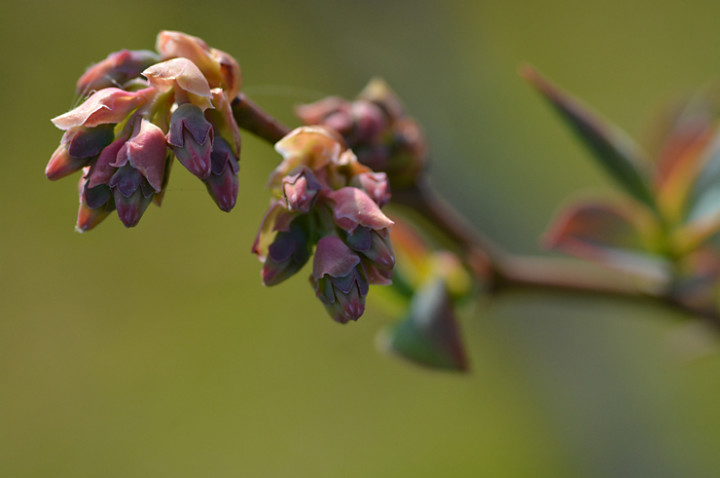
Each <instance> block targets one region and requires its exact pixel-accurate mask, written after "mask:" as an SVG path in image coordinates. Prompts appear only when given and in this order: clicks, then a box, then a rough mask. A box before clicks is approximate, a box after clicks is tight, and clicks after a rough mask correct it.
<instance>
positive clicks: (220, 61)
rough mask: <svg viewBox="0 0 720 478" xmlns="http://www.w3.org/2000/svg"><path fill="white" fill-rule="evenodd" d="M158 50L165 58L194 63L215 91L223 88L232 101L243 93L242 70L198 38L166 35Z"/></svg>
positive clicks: (229, 58) (161, 36)
mask: <svg viewBox="0 0 720 478" xmlns="http://www.w3.org/2000/svg"><path fill="white" fill-rule="evenodd" d="M156 44H157V50H158V51H159V52H160V53H161V54H162V55H163V57H165V58H174V57H181V58H187V59H188V60H190V61H192V62H193V63H194V64H195V65H197V67H198V68H199V69H200V70H201V71H202V73H203V75H205V78H207V81H208V83H209V84H210V87H211V88H216V87H222V88H223V89H225V90H226V91H227V93H228V97H229V98H231V99H232V98H235V97H236V96H237V95H238V93H239V92H240V82H241V73H240V66H239V65H238V63H237V61H235V59H234V58H233V57H232V56H230V55H228V54H227V53H225V52H223V51H220V50H216V49H215V48H210V47H208V45H207V44H206V43H205V42H204V41H203V40H201V39H200V38H198V37H194V36H192V35H187V34H185V33H182V32H176V31H162V32H160V33H159V34H158V37H157V43H156Z"/></svg>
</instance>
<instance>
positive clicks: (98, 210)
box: [75, 168, 115, 233]
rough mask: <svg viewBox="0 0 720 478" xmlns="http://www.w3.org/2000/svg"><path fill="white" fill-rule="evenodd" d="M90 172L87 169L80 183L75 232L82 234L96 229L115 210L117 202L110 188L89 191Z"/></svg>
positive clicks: (104, 187) (102, 187)
mask: <svg viewBox="0 0 720 478" xmlns="http://www.w3.org/2000/svg"><path fill="white" fill-rule="evenodd" d="M89 170H90V168H85V171H84V174H83V176H82V177H81V178H80V182H79V183H78V193H79V196H80V206H79V207H78V214H77V222H76V224H75V230H76V231H77V232H80V233H82V232H85V231H89V230H90V229H92V228H94V227H95V226H97V225H98V224H100V223H101V222H102V221H103V220H104V219H105V218H106V217H107V216H108V215H109V214H110V213H111V212H113V211H114V210H115V202H114V201H113V199H112V194H111V193H110V188H109V187H107V186H100V187H97V188H95V189H88V187H87V184H88V177H89V175H90V172H89Z"/></svg>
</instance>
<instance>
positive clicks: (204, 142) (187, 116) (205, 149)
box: [167, 104, 214, 179]
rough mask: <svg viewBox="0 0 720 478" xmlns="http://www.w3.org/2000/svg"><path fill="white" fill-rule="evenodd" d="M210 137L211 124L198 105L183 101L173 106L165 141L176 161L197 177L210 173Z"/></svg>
mask: <svg viewBox="0 0 720 478" xmlns="http://www.w3.org/2000/svg"><path fill="white" fill-rule="evenodd" d="M213 141H214V132H213V127H212V125H211V124H210V123H209V122H208V121H207V120H206V119H205V116H204V115H203V112H202V110H201V109H200V108H199V107H197V106H195V105H192V104H184V105H180V106H179V107H178V108H177V109H176V110H175V112H174V113H173V115H172V118H171V119H170V132H169V133H168V136H167V142H168V144H169V145H170V148H172V150H173V152H174V153H175V157H176V158H177V159H178V161H180V163H182V165H183V166H185V167H186V168H187V170H188V171H190V172H191V173H192V174H194V175H195V176H197V177H198V178H200V179H207V178H208V177H209V176H210V170H211V167H212V166H211V154H212V148H213Z"/></svg>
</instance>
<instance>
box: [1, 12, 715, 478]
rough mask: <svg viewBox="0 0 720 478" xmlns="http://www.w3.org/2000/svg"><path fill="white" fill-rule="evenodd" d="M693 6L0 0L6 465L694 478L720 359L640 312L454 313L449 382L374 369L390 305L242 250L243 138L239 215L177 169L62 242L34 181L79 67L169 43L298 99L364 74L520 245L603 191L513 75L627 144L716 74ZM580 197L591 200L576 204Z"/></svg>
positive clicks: (342, 91) (280, 103) (395, 364)
mask: <svg viewBox="0 0 720 478" xmlns="http://www.w3.org/2000/svg"><path fill="white" fill-rule="evenodd" d="M718 15H720V4H718V3H717V2H711V1H694V2H693V1H691V2H689V3H688V2H685V3H679V2H655V1H650V0H645V1H632V0H631V1H620V0H606V1H603V2H600V1H592V2H578V1H571V0H548V1H543V2H533V1H529V0H506V1H503V2H489V1H487V2H468V1H460V0H452V1H451V0H444V1H442V2H440V1H436V2H432V1H426V0H415V1H412V2H410V1H393V0H384V1H379V0H355V1H350V0H343V1H333V2H329V1H328V2H322V1H319V0H304V1H302V2H299V1H298V2H292V1H280V0H265V1H263V2H249V1H235V2H223V1H220V0H205V1H202V2H190V1H187V0H174V1H172V2H170V1H147V0H142V1H141V0H128V1H126V2H122V3H98V2H86V1H81V0H65V1H63V2H50V1H34V0H28V1H26V2H10V1H6V2H2V3H0V54H1V56H2V58H3V59H4V61H5V63H4V67H3V71H2V74H0V107H1V111H2V114H0V138H1V139H2V144H3V146H4V147H3V151H4V154H3V161H2V174H1V175H0V219H1V220H2V222H1V225H0V476H3V477H49V476H52V477H54V478H61V477H68V478H69V477H72V478H85V477H88V478H89V477H107V478H113V477H118V478H120V477H123V478H126V477H164V476H172V477H175V478H180V477H198V476H212V477H239V476H252V477H282V476H292V477H339V476H342V477H368V476H372V477H435V476H452V477H456V476H457V477H465V476H468V477H469V476H473V477H474V476H493V477H525V476H543V477H545V476H547V477H579V476H582V477H586V476H587V477H607V476H614V477H637V476H653V477H677V476H683V477H707V476H717V475H718V473H720V454H719V453H717V443H718V442H719V441H720V407H718V406H717V403H718V397H719V396H720V355H719V354H718V351H719V350H720V345H718V344H717V343H716V341H714V340H711V339H708V340H707V341H705V342H702V341H698V337H702V336H703V333H706V332H703V331H702V330H701V331H699V332H698V329H697V328H695V327H694V326H693V325H692V322H689V321H686V320H684V319H685V318H684V317H683V316H680V315H677V314H675V313H674V312H671V311H668V310H665V309H662V308H659V307H656V306H652V305H645V304H638V303H632V304H630V303H626V302H621V301H613V300H599V299H589V298H585V297H579V296H558V295H552V296H550V295H542V294H537V293H522V294H521V293H518V294H513V295H505V296H503V297H502V298H500V299H498V300H495V301H492V302H482V303H480V304H479V305H478V307H477V308H476V309H475V310H474V311H473V312H472V313H468V314H466V316H464V317H463V318H462V319H463V320H462V326H463V329H464V333H465V340H466V345H467V347H468V350H469V354H470V358H471V360H472V371H471V373H470V374H469V375H457V374H449V373H437V372H431V371H427V370H424V369H419V368H416V367H414V366H411V365H409V364H407V363H405V362H402V361H399V360H397V359H394V358H391V357H389V356H387V355H383V354H382V353H379V352H378V351H377V350H376V348H375V346H374V341H375V336H376V334H377V332H378V330H380V329H381V328H382V327H383V326H384V325H386V324H388V323H390V322H391V321H392V320H394V319H396V318H397V317H393V316H391V315H387V314H386V313H384V312H383V310H382V308H381V307H373V306H372V304H371V305H370V307H369V311H368V312H367V313H366V315H365V316H364V317H363V318H362V319H361V320H360V321H359V322H358V323H355V324H350V325H348V326H340V325H338V324H336V323H334V322H332V321H331V320H330V319H329V318H328V317H327V315H326V313H325V311H324V310H323V308H322V306H321V304H320V303H319V302H318V301H317V300H316V299H315V298H314V297H313V295H314V294H313V293H312V290H311V289H310V288H309V287H308V284H307V281H306V280H305V275H306V274H307V273H306V272H303V273H301V274H299V275H298V277H296V278H294V279H293V280H291V281H288V282H287V283H284V284H282V285H280V286H278V287H276V288H274V289H264V288H263V287H262V286H261V284H260V280H259V271H260V265H259V264H258V262H257V260H256V258H255V257H254V256H252V255H251V254H250V246H251V243H252V240H253V237H254V234H255V230H256V227H257V225H258V224H259V221H260V219H261V217H262V214H263V212H264V209H265V207H266V205H267V193H266V191H265V190H264V183H265V180H266V177H267V175H268V173H269V172H270V171H271V169H272V168H273V166H274V165H275V164H276V162H277V161H278V157H277V156H276V155H275V154H274V153H273V151H272V150H271V148H269V147H268V146H266V145H265V144H263V143H262V142H260V141H258V140H256V139H255V138H252V137H250V136H249V135H247V134H246V135H244V137H243V139H244V145H243V148H244V149H243V158H242V161H241V176H240V181H241V188H240V197H239V200H238V203H239V204H238V206H237V207H236V208H235V210H234V211H233V212H232V213H231V214H230V215H226V214H225V213H222V212H220V211H219V210H218V209H217V208H216V207H215V205H214V204H213V203H212V201H211V200H210V199H209V197H208V196H207V194H206V192H205V190H204V186H203V185H202V184H201V183H200V182H199V181H197V180H196V179H195V178H193V177H190V174H189V173H187V172H186V171H185V170H183V169H182V168H179V167H176V168H174V171H173V179H172V182H171V187H170V189H169V190H168V192H167V195H166V198H165V203H164V205H163V207H162V209H158V208H155V207H153V206H151V208H150V209H149V210H148V211H147V213H146V214H145V216H144V217H143V220H142V221H141V223H140V225H139V226H138V227H137V228H135V229H132V230H125V229H124V228H123V227H122V225H121V224H120V222H119V220H117V218H116V217H111V218H109V219H108V220H106V221H105V222H104V223H103V224H102V225H101V226H100V227H98V228H97V229H96V230H94V231H92V232H90V233H87V234H85V235H79V234H76V233H75V232H73V225H74V220H75V214H76V208H77V191H76V187H75V185H76V182H75V181H76V177H73V178H69V179H65V180H62V181H59V182H57V183H51V182H49V181H47V180H46V179H45V177H44V175H43V170H44V168H45V164H46V162H47V159H48V158H49V156H50V154H51V153H52V152H53V150H54V149H55V147H56V146H57V144H58V141H59V139H60V132H59V131H58V130H56V129H55V128H54V127H53V126H52V124H51V123H50V121H49V119H50V118H51V117H53V116H56V115H58V114H61V113H63V112H65V111H66V110H68V109H69V108H70V107H71V106H72V102H73V92H74V84H75V80H76V78H77V77H78V76H79V75H80V74H81V73H82V72H83V71H84V69H85V68H86V67H87V66H89V65H90V64H91V63H93V62H95V61H99V60H100V59H103V58H104V57H105V56H106V55H107V54H108V53H110V52H112V51H116V50H120V49H122V48H129V49H143V48H146V49H149V48H152V47H153V45H154V39H155V35H156V33H157V32H158V31H159V30H161V29H176V30H182V31H185V32H187V33H191V34H193V35H197V36H200V37H202V38H203V39H205V40H206V41H207V42H208V43H209V44H210V45H212V46H215V47H217V48H220V49H222V50H225V51H227V52H229V53H231V54H233V55H234V56H235V57H236V58H238V59H239V61H240V63H241V66H242V68H243V71H244V91H245V92H246V93H247V94H248V95H249V96H251V97H252V98H254V100H255V101H256V102H258V103H260V104H261V105H263V106H264V107H265V108H266V109H267V110H269V111H270V112H272V113H273V114H275V115H276V116H277V117H278V118H280V119H282V120H283V121H285V122H287V123H288V124H296V122H295V120H294V119H293V115H292V107H293V106H294V105H295V104H298V103H302V102H309V101H313V100H316V99H318V98H320V97H323V96H325V95H329V94H339V95H342V96H345V97H353V96H354V95H355V94H356V93H357V92H358V91H359V90H360V89H361V88H362V87H363V86H364V85H365V84H366V82H367V81H368V80H369V79H370V78H371V77H373V76H382V77H384V78H385V79H386V80H387V81H388V82H389V84H390V85H391V86H392V87H393V88H394V89H395V90H396V91H397V92H398V93H399V94H400V96H401V97H402V98H403V99H404V101H405V103H406V106H407V109H408V110H409V112H410V113H411V114H412V115H413V116H415V117H416V118H417V119H418V120H419V121H420V122H421V123H422V124H423V125H424V127H425V129H426V131H427V134H428V137H429V140H430V144H431V150H432V156H433V160H434V162H433V165H432V177H433V180H434V182H435V184H436V186H437V188H438V189H439V190H441V191H442V192H444V193H445V194H446V195H447V196H448V198H449V199H450V200H451V201H452V202H453V203H454V204H455V205H456V206H457V207H458V208H459V209H460V210H462V211H463V212H465V213H467V215H468V216H469V217H470V218H471V219H472V220H473V221H474V222H475V223H476V224H477V225H478V226H479V227H481V228H482V229H483V230H484V231H485V232H486V233H487V234H488V235H490V236H491V237H493V238H494V239H496V240H497V241H498V242H500V243H501V244H503V245H504V246H505V247H507V248H508V249H510V250H512V251H514V252H519V253H540V251H539V247H538V245H537V239H538V237H539V236H540V235H541V234H542V232H543V230H544V228H545V227H546V225H547V224H548V223H549V220H550V218H551V217H552V215H553V212H554V211H555V209H556V208H557V207H558V206H559V205H560V204H561V203H562V202H563V201H564V200H566V198H567V197H569V196H575V195H577V194H578V192H581V194H586V192H587V191H588V190H590V191H591V194H601V195H602V194H610V193H611V188H610V185H609V183H608V181H607V179H606V178H605V177H604V176H603V175H602V174H601V172H600V171H599V170H597V169H596V168H595V166H594V165H593V164H592V162H591V160H590V158H589V156H588V155H587V154H586V153H585V151H583V150H582V149H581V147H580V146H579V145H578V144H577V143H576V142H575V140H574V138H572V137H571V136H570V134H569V133H568V132H567V131H566V129H565V127H564V126H563V125H562V124H561V123H560V121H559V120H558V119H557V118H556V117H555V116H554V115H553V113H552V112H551V111H550V109H549V108H548V107H547V106H546V105H545V104H544V103H543V102H542V101H541V99H540V98H539V97H538V96H537V95H536V94H535V93H534V92H533V91H532V90H531V88H530V87H529V86H527V85H526V84H524V83H523V81H522V80H520V79H519V77H518V76H517V74H516V69H517V66H518V65H519V64H521V63H523V62H526V61H529V62H532V63H533V64H534V65H535V66H536V67H537V68H538V69H540V70H541V71H543V72H544V73H545V74H547V75H549V76H550V77H551V78H553V79H554V80H555V81H557V82H558V83H560V84H561V85H563V86H564V87H566V88H567V89H569V90H570V91H572V92H574V93H575V94H577V95H579V96H581V97H582V98H583V99H584V100H585V101H586V102H587V103H588V104H590V105H592V106H594V107H595V109H597V110H598V111H600V112H601V113H603V114H604V115H606V116H607V117H609V118H612V119H613V120H614V121H616V122H617V123H618V124H619V125H620V126H622V127H623V128H625V129H626V130H627V131H628V132H630V133H631V134H632V135H634V136H635V137H638V138H641V139H642V138H645V137H647V136H648V130H649V129H648V125H649V124H650V123H651V119H652V118H653V116H654V115H655V114H656V113H658V112H659V111H662V109H663V105H664V104H665V103H666V102H667V101H669V100H672V99H674V98H676V97H677V95H683V94H687V93H689V92H692V91H693V90H694V89H695V88H697V87H700V86H702V85H704V84H706V83H707V82H708V81H711V80H714V79H716V78H717V77H718V73H720V48H718V43H717V18H718ZM583 191H585V192H583Z"/></svg>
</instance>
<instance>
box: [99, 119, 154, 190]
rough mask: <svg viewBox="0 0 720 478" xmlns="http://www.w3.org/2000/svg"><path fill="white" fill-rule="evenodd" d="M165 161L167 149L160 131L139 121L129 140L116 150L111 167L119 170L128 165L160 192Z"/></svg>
mask: <svg viewBox="0 0 720 478" xmlns="http://www.w3.org/2000/svg"><path fill="white" fill-rule="evenodd" d="M166 161H167V147H166V144H165V135H164V134H163V132H162V130H161V129H160V128H158V127H157V126H155V125H154V124H152V123H151V122H149V121H147V120H146V119H139V120H138V121H136V122H135V125H134V127H133V133H132V136H131V137H130V139H129V140H128V141H127V142H125V143H124V144H123V145H122V146H121V147H120V149H119V150H118V153H117V158H116V159H115V162H114V163H113V164H112V166H114V167H116V168H119V167H121V166H124V165H126V164H128V163H129V164H130V165H131V166H132V167H133V168H134V169H136V170H137V171H138V172H139V173H140V174H142V176H143V177H144V178H145V179H146V180H147V182H148V183H149V185H150V186H152V188H153V189H154V190H155V191H156V192H160V190H161V189H162V185H163V178H164V175H165V163H166Z"/></svg>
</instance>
